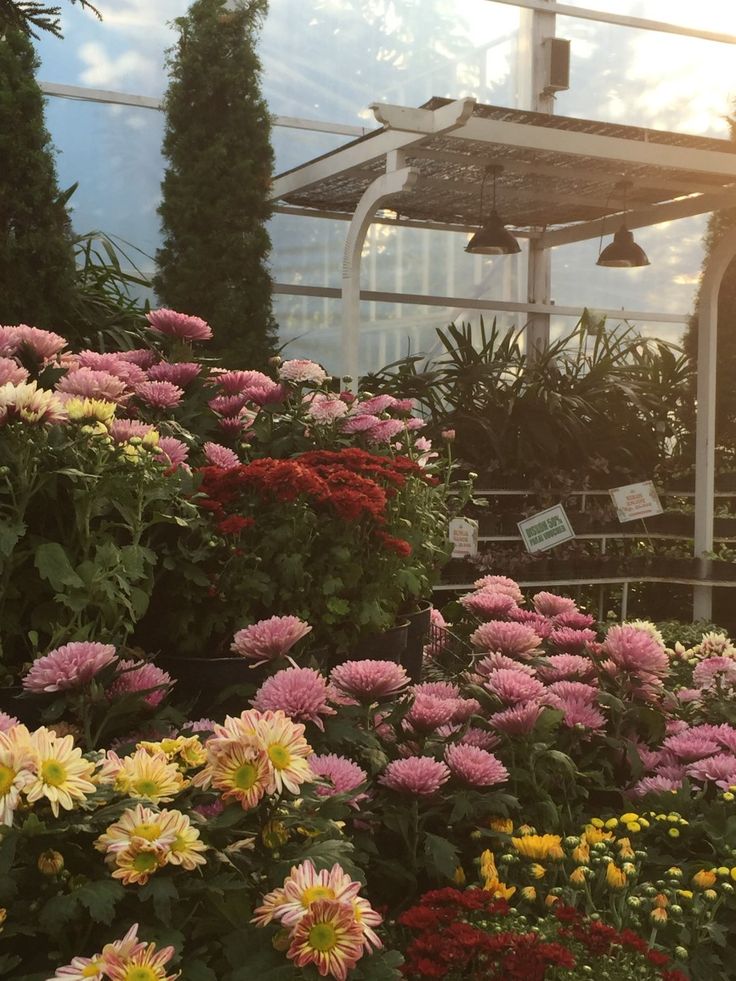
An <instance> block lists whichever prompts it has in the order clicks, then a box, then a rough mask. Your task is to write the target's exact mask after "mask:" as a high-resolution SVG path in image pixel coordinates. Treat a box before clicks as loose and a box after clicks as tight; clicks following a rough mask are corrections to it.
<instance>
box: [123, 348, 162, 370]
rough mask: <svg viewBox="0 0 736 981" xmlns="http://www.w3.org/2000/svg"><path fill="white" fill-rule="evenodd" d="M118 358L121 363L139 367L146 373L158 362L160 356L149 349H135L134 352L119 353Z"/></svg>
mask: <svg viewBox="0 0 736 981" xmlns="http://www.w3.org/2000/svg"><path fill="white" fill-rule="evenodd" d="M118 357H119V358H120V360H121V361H128V362H129V363H130V364H136V365H138V367H139V368H142V369H143V370H144V371H147V370H148V369H149V368H150V367H151V366H152V365H154V364H155V363H156V362H157V361H158V354H157V353H156V352H155V351H151V350H150V348H147V347H140V348H135V349H134V350H132V351H118Z"/></svg>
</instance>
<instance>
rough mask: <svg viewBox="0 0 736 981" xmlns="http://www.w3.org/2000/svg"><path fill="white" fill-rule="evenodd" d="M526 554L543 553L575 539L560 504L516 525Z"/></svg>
mask: <svg viewBox="0 0 736 981" xmlns="http://www.w3.org/2000/svg"><path fill="white" fill-rule="evenodd" d="M518 528H519V531H520V532H521V537H522V538H523V539H524V544H525V545H526V550H527V552H544V551H546V550H547V549H548V548H552V547H553V546H554V545H560V544H561V543H562V542H569V541H570V539H571V538H574V537H575V532H574V531H573V530H572V525H571V524H570V519H569V518H568V516H567V514H566V513H565V509H564V508H563V506H562V505H561V504H555V506H554V507H552V508H547V510H546V511H540V512H539V514H533V515H532V516H531V518H524V520H523V521H520V522H519V523H518Z"/></svg>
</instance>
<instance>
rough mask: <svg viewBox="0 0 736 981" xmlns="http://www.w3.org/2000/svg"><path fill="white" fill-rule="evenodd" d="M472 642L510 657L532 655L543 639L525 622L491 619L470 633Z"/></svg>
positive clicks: (482, 648) (476, 645)
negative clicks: (506, 621)
mask: <svg viewBox="0 0 736 981" xmlns="http://www.w3.org/2000/svg"><path fill="white" fill-rule="evenodd" d="M470 642H471V644H473V646H474V647H479V648H480V649H481V650H485V651H497V652H499V653H500V654H506V655H507V656H509V657H512V656H513V657H531V655H532V654H533V653H534V652H535V651H536V650H537V649H538V648H539V645H540V644H541V643H542V639H541V637H540V636H539V635H538V634H537V633H535V632H534V630H533V629H532V628H531V627H527V626H525V625H524V624H523V623H505V622H504V621H502V620H489V621H488V623H484V624H481V626H480V627H478V629H477V630H475V631H474V632H473V633H472V634H471V635H470Z"/></svg>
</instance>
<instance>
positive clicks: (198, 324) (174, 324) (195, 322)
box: [146, 307, 212, 341]
mask: <svg viewBox="0 0 736 981" xmlns="http://www.w3.org/2000/svg"><path fill="white" fill-rule="evenodd" d="M146 320H147V321H148V323H149V326H150V329H151V330H152V331H154V332H155V333H156V334H165V335H166V336H167V337H176V338H177V339H178V340H180V341H209V340H210V338H211V337H212V328H211V327H210V325H209V324H208V323H206V322H205V321H204V320H202V319H201V318H200V317H191V316H188V315H187V314H186V313H177V311H176V310H168V309H166V308H165V307H164V308H162V309H161V310H151V312H150V313H147V314H146Z"/></svg>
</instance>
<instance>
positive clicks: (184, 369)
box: [148, 361, 202, 388]
mask: <svg viewBox="0 0 736 981" xmlns="http://www.w3.org/2000/svg"><path fill="white" fill-rule="evenodd" d="M201 370H202V365H201V364H197V362H196V361H179V362H176V363H175V364H171V363H169V362H168V361H160V362H159V363H158V364H155V365H153V366H152V367H151V368H149V369H148V380H149V381H164V382H170V383H171V384H172V385H178V387H179V388H186V387H187V385H191V383H192V382H193V381H194V379H195V378H196V377H197V375H198V374H199V373H200V371H201Z"/></svg>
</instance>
